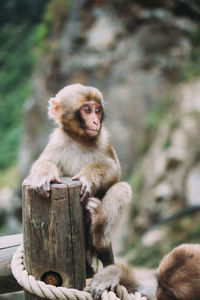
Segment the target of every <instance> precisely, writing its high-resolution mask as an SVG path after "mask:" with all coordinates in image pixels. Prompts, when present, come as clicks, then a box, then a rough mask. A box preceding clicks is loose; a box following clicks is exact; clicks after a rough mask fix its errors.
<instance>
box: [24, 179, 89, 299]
mask: <svg viewBox="0 0 200 300" xmlns="http://www.w3.org/2000/svg"><path fill="white" fill-rule="evenodd" d="M62 180H63V182H64V183H62V184H56V183H53V184H51V192H50V198H49V199H43V198H42V197H40V196H38V194H37V193H36V192H35V191H34V190H33V189H32V188H30V186H29V185H28V184H26V185H23V196H22V197H23V237H24V263H25V268H26V270H27V271H28V273H29V274H31V275H33V276H34V277H35V278H36V279H37V280H43V281H45V282H46V283H50V284H54V285H57V286H65V287H73V288H77V289H82V288H83V287H84V286H85V279H86V270H85V266H86V254H85V253H86V251H85V232H84V221H83V211H82V206H81V204H80V196H79V194H80V186H81V185H80V182H77V181H72V180H71V179H70V178H62ZM25 299H26V300H36V299H37V300H38V299H41V298H39V297H37V296H35V295H32V294H29V293H28V292H27V291H25Z"/></svg>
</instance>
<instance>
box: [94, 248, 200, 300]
mask: <svg viewBox="0 0 200 300" xmlns="http://www.w3.org/2000/svg"><path fill="white" fill-rule="evenodd" d="M157 278H158V287H157V292H156V299H157V300H199V299H200V245H199V244H183V245H181V246H179V247H177V248H175V249H174V250H173V251H172V252H170V253H169V254H167V255H166V256H165V257H164V258H163V259H162V261H161V263H160V265H159V268H158V276H157ZM118 284H122V285H124V286H125V287H126V288H127V290H128V291H129V292H135V291H136V290H137V289H138V288H139V283H138V282H137V280H136V278H135V275H134V274H133V272H132V270H131V268H129V267H125V266H121V265H110V266H108V267H106V268H105V269H102V270H101V271H100V272H99V273H97V274H96V275H95V276H94V278H93V280H92V282H91V292H92V294H93V297H94V299H95V300H97V299H99V298H100V296H101V294H102V293H103V291H104V290H105V289H111V290H114V289H115V288H116V286H117V285H118Z"/></svg>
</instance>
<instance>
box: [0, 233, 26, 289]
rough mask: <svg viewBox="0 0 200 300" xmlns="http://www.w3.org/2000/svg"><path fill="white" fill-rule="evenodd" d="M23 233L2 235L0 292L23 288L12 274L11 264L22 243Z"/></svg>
mask: <svg viewBox="0 0 200 300" xmlns="http://www.w3.org/2000/svg"><path fill="white" fill-rule="evenodd" d="M22 240H23V237H22V234H15V235H8V236H5V237H0V294H4V293H12V292H17V291H20V290H22V288H21V286H20V285H18V283H17V281H16V280H15V278H14V277H13V275H12V272H11V268H10V264H11V260H12V257H13V254H14V253H15V252H16V250H17V248H18V247H19V245H21V244H22V242H23V241H22Z"/></svg>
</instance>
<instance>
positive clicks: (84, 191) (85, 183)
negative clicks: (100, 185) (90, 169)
mask: <svg viewBox="0 0 200 300" xmlns="http://www.w3.org/2000/svg"><path fill="white" fill-rule="evenodd" d="M72 180H80V182H81V184H82V186H81V192H80V196H81V203H83V204H85V203H87V201H88V198H89V197H91V196H94V192H95V186H94V183H93V182H92V181H90V180H89V179H88V178H87V177H86V176H84V175H82V174H81V172H80V173H78V174H77V175H75V176H74V177H73V178H72Z"/></svg>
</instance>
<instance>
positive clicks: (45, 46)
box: [34, 0, 73, 57]
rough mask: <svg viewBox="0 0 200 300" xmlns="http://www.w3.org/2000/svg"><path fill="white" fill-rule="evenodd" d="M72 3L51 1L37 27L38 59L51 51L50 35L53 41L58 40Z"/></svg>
mask: <svg viewBox="0 0 200 300" xmlns="http://www.w3.org/2000/svg"><path fill="white" fill-rule="evenodd" d="M72 3H73V1H72V0H51V1H50V2H49V3H48V5H47V9H46V10H45V12H44V15H43V17H42V22H41V23H40V24H39V25H38V26H37V27H36V30H35V34H34V40H35V44H36V45H37V47H36V55H37V57H40V56H41V55H42V54H43V53H44V52H46V51H50V50H51V46H52V44H53V43H51V41H48V38H49V37H50V35H51V37H52V38H53V40H54V38H58V36H59V34H60V32H61V29H62V28H63V25H64V21H65V19H66V17H67V15H68V13H69V9H70V8H71V5H72Z"/></svg>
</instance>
